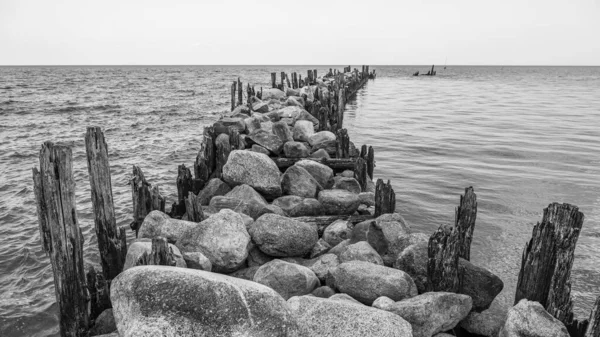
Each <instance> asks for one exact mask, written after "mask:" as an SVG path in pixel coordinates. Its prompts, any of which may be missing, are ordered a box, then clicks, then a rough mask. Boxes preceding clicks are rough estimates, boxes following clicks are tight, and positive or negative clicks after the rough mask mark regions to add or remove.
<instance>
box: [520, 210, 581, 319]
mask: <svg viewBox="0 0 600 337" xmlns="http://www.w3.org/2000/svg"><path fill="white" fill-rule="evenodd" d="M583 218H584V216H583V213H581V212H579V208H577V206H573V205H570V204H566V203H565V204H559V203H552V204H550V205H548V207H547V208H545V209H544V216H543V218H542V222H541V223H540V222H538V223H537V225H535V226H534V227H533V233H532V238H531V240H530V241H529V242H528V243H527V244H526V245H525V249H524V250H523V259H522V261H521V270H520V272H519V279H518V281H517V291H516V294H515V304H516V303H518V302H519V301H520V300H521V299H523V298H526V299H528V300H530V301H536V302H539V303H540V304H542V305H543V306H544V308H546V311H548V313H550V314H551V315H552V316H554V317H556V318H557V319H558V320H560V321H561V322H563V323H565V325H568V324H569V323H570V320H571V318H572V317H573V316H572V315H573V313H572V310H573V303H572V301H571V268H572V267H573V258H574V252H575V247H576V245H577V239H578V238H579V232H580V231H581V227H582V225H583Z"/></svg>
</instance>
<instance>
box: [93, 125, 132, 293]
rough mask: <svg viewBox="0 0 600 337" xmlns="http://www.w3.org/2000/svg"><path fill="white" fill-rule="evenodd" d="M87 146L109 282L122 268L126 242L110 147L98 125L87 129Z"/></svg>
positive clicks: (96, 219)
mask: <svg viewBox="0 0 600 337" xmlns="http://www.w3.org/2000/svg"><path fill="white" fill-rule="evenodd" d="M85 149H86V153H87V166H88V173H89V178H90V188H91V192H92V206H93V209H94V225H95V229H96V236H97V237H98V250H99V252H100V261H101V263H102V275H103V276H104V279H105V280H107V281H108V282H110V281H111V280H112V279H113V278H115V277H116V276H117V275H119V273H120V272H121V271H122V270H123V264H124V263H125V255H127V242H126V238H125V237H120V232H119V230H118V228H117V221H116V220H115V208H114V205H113V195H112V185H111V179H110V165H109V163H108V147H107V145H106V140H105V139H104V134H103V133H102V130H101V129H100V128H99V127H90V128H88V129H87V133H86V135H85Z"/></svg>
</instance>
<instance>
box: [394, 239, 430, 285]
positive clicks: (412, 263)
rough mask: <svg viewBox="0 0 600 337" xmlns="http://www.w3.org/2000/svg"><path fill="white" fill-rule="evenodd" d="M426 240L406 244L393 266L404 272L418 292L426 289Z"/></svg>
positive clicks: (427, 244)
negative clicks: (413, 282) (412, 281)
mask: <svg viewBox="0 0 600 337" xmlns="http://www.w3.org/2000/svg"><path fill="white" fill-rule="evenodd" d="M428 246H429V243H428V242H419V243H416V244H414V245H410V246H408V247H407V248H406V249H404V250H403V251H402V253H400V256H398V259H397V260H396V262H394V268H396V269H400V270H402V271H404V272H406V273H407V274H408V275H410V277H412V279H413V280H414V281H415V284H416V285H417V290H418V291H419V294H422V293H424V292H426V291H427V262H428Z"/></svg>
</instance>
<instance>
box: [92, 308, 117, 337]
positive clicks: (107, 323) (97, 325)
mask: <svg viewBox="0 0 600 337" xmlns="http://www.w3.org/2000/svg"><path fill="white" fill-rule="evenodd" d="M115 330H117V324H116V323H115V317H114V316H113V309H106V310H104V311H102V313H101V314H100V315H99V316H98V317H96V320H95V322H94V326H93V327H92V328H91V329H90V331H89V335H90V336H96V335H103V334H109V333H111V332H113V331H115Z"/></svg>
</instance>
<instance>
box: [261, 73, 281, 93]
mask: <svg viewBox="0 0 600 337" xmlns="http://www.w3.org/2000/svg"><path fill="white" fill-rule="evenodd" d="M271 87H272V88H277V73H271ZM260 91H261V93H262V88H261V90H260ZM261 96H262V95H261Z"/></svg>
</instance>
